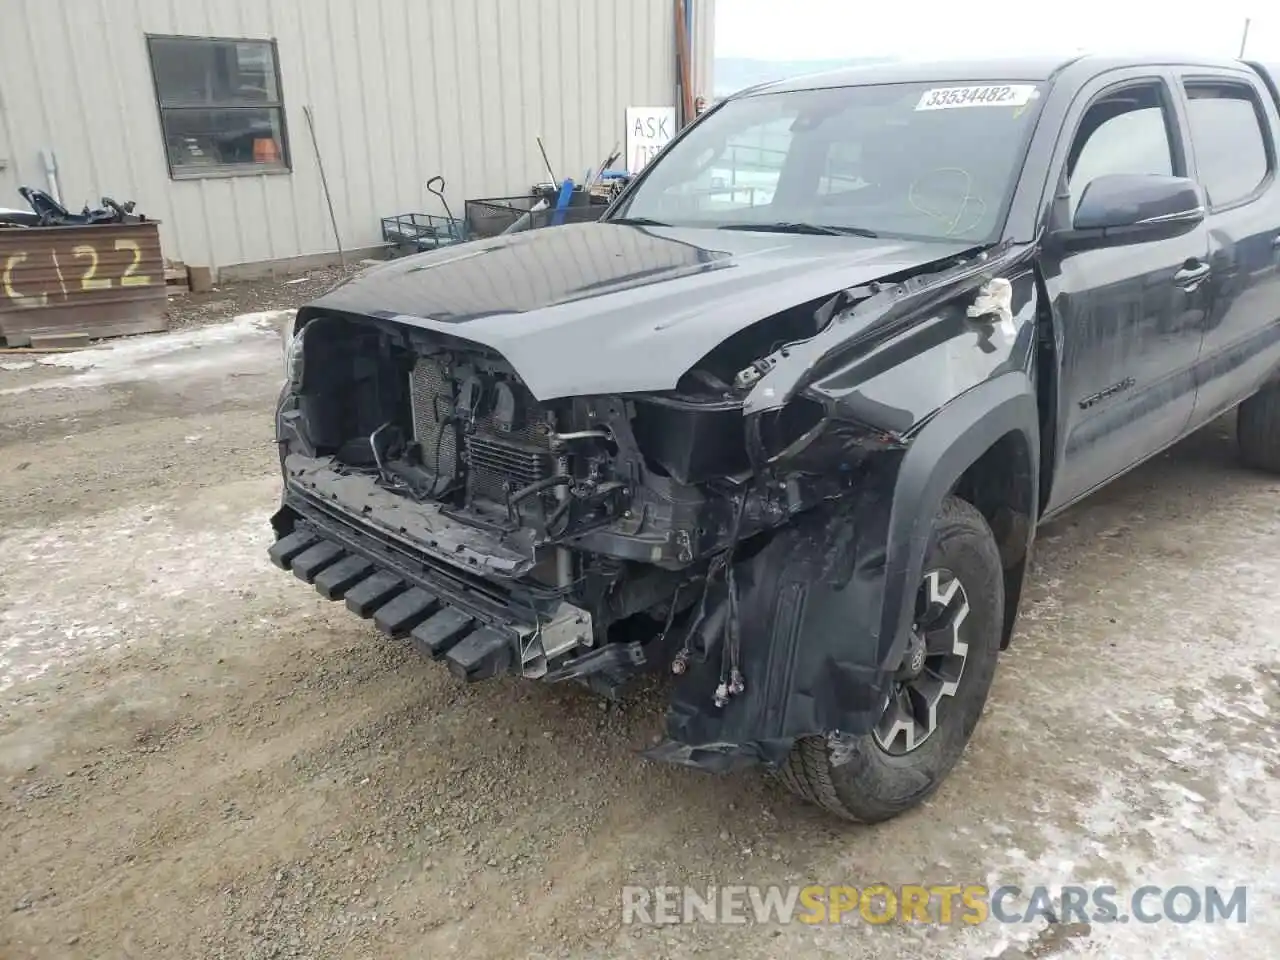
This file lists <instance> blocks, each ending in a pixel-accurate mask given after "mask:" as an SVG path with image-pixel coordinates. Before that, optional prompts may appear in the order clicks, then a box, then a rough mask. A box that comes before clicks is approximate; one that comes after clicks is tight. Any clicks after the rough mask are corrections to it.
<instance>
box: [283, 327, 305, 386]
mask: <svg viewBox="0 0 1280 960" xmlns="http://www.w3.org/2000/svg"><path fill="white" fill-rule="evenodd" d="M305 332H306V327H302V328H301V329H299V330H298V332H297V333H294V332H293V319H292V318H290V319H289V322H288V323H287V324H286V325H285V327H284V328H283V329H282V330H281V337H282V338H283V340H284V376H285V379H286V380H287V381H288V382H289V385H290V386H291V387H299V386H301V385H302V353H303V351H302V341H303V335H304V333H305Z"/></svg>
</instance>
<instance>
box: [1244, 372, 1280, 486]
mask: <svg viewBox="0 0 1280 960" xmlns="http://www.w3.org/2000/svg"><path fill="white" fill-rule="evenodd" d="M1236 438H1237V440H1238V442H1239V444H1240V458H1241V459H1242V460H1244V462H1245V463H1246V464H1247V465H1248V466H1250V467H1254V468H1256V469H1258V470H1266V471H1267V472H1269V473H1280V384H1271V385H1269V386H1266V387H1263V388H1262V390H1260V391H1258V392H1257V393H1255V394H1254V395H1253V396H1252V397H1250V398H1249V399H1248V400H1246V401H1245V402H1244V403H1242V404H1240V409H1239V412H1238V413H1237V414H1236Z"/></svg>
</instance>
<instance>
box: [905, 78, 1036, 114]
mask: <svg viewBox="0 0 1280 960" xmlns="http://www.w3.org/2000/svg"><path fill="white" fill-rule="evenodd" d="M1037 96H1039V91H1037V90H1036V88H1035V85H1034V84H1030V83H1005V84H988V85H984V86H980V87H934V88H933V89H932V90H926V91H925V92H924V93H922V94H921V95H920V102H919V103H917V104H916V109H917V110H951V109H953V108H956V107H1025V106H1026V105H1027V104H1028V103H1029V102H1030V101H1031V100H1033V99H1035V97H1037Z"/></svg>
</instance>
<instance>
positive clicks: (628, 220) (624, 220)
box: [604, 217, 671, 227]
mask: <svg viewBox="0 0 1280 960" xmlns="http://www.w3.org/2000/svg"><path fill="white" fill-rule="evenodd" d="M604 222H605V223H620V224H622V225H623V226H627V227H669V226H671V224H669V223H663V222H662V221H661V220H651V219H650V218H648V217H612V218H610V219H608V220H606V221H604Z"/></svg>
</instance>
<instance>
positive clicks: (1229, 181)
mask: <svg viewBox="0 0 1280 960" xmlns="http://www.w3.org/2000/svg"><path fill="white" fill-rule="evenodd" d="M1186 91H1187V119H1188V121H1189V124H1190V128H1191V147H1192V150H1193V151H1194V153H1195V159H1196V170H1197V174H1198V177H1199V180H1200V184H1201V186H1203V187H1204V189H1205V193H1207V194H1208V196H1209V203H1210V205H1212V206H1214V207H1224V206H1230V205H1231V204H1233V203H1237V202H1239V201H1241V200H1244V199H1246V198H1247V197H1249V196H1251V195H1252V194H1253V193H1254V192H1255V191H1256V190H1257V189H1258V187H1259V186H1260V185H1261V184H1262V181H1263V180H1265V179H1266V178H1267V175H1268V174H1269V173H1270V172H1271V159H1270V157H1269V155H1268V151H1267V146H1266V144H1267V141H1268V140H1269V138H1270V136H1271V134H1270V131H1269V130H1268V129H1267V125H1266V120H1265V119H1264V116H1265V115H1264V114H1263V111H1262V105H1261V104H1260V103H1259V102H1258V99H1257V94H1256V93H1255V92H1254V89H1253V88H1252V87H1250V86H1248V85H1247V84H1243V83H1223V82H1219V81H1214V82H1189V83H1187V84H1186Z"/></svg>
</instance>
